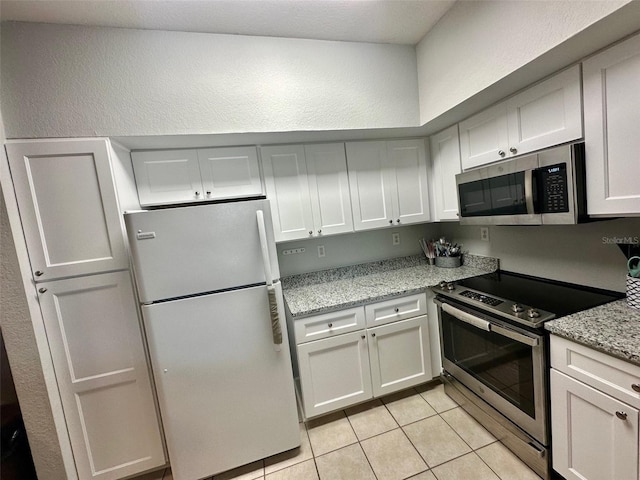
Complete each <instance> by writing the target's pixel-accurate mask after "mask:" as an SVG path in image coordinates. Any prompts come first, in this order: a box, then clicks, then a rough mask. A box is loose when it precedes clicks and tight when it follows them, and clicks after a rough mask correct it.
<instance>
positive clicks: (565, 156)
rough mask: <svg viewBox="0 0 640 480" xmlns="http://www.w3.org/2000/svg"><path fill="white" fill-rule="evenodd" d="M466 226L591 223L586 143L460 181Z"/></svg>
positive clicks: (527, 157)
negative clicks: (586, 170)
mask: <svg viewBox="0 0 640 480" xmlns="http://www.w3.org/2000/svg"><path fill="white" fill-rule="evenodd" d="M456 186H457V189H458V205H459V208H460V213H459V215H460V223H461V224H463V225H465V224H466V225H542V224H555V225H561V224H573V223H579V222H581V221H584V220H586V219H587V217H586V213H587V208H586V207H587V200H586V195H585V173H584V143H582V142H581V143H573V144H568V145H562V146H559V147H554V148H550V149H548V150H542V151H540V152H537V153H533V154H531V155H524V156H522V157H517V158H514V159H512V160H508V161H505V162H500V163H497V164H494V165H489V166H487V167H482V168H477V169H474V170H470V171H467V172H464V173H461V174H458V175H456Z"/></svg>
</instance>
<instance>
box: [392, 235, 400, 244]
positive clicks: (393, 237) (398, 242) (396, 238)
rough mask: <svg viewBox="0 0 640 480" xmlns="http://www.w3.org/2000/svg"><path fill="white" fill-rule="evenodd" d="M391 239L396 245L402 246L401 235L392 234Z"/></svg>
mask: <svg viewBox="0 0 640 480" xmlns="http://www.w3.org/2000/svg"><path fill="white" fill-rule="evenodd" d="M391 239H392V241H393V244H394V245H400V234H399V233H397V232H396V233H392V234H391Z"/></svg>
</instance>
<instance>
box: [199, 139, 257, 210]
mask: <svg viewBox="0 0 640 480" xmlns="http://www.w3.org/2000/svg"><path fill="white" fill-rule="evenodd" d="M198 163H199V164H200V175H201V176H202V189H203V194H204V199H205V200H216V199H219V198H242V197H255V196H258V195H262V193H263V192H262V181H261V180H260V167H259V165H258V151H257V150H256V147H230V148H206V149H199V150H198Z"/></svg>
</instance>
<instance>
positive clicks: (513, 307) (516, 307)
mask: <svg viewBox="0 0 640 480" xmlns="http://www.w3.org/2000/svg"><path fill="white" fill-rule="evenodd" d="M511 311H512V312H513V313H520V312H523V311H524V308H522V305H519V304H517V303H514V304H513V305H511Z"/></svg>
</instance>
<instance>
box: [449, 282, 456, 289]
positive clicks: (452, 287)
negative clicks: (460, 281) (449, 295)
mask: <svg viewBox="0 0 640 480" xmlns="http://www.w3.org/2000/svg"><path fill="white" fill-rule="evenodd" d="M455 289H456V286H455V285H454V284H453V283H447V290H449V291H451V290H455Z"/></svg>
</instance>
